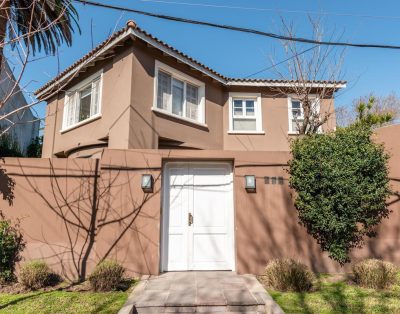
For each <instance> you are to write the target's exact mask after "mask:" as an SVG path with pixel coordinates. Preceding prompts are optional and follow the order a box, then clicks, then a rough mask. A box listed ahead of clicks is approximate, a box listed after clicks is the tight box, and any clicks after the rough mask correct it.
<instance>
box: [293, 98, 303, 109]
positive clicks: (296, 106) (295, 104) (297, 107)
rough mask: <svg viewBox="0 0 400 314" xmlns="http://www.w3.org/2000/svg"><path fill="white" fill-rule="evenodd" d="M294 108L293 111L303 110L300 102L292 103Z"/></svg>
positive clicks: (294, 101)
mask: <svg viewBox="0 0 400 314" xmlns="http://www.w3.org/2000/svg"><path fill="white" fill-rule="evenodd" d="M292 108H293V109H301V103H300V101H298V100H293V101H292Z"/></svg>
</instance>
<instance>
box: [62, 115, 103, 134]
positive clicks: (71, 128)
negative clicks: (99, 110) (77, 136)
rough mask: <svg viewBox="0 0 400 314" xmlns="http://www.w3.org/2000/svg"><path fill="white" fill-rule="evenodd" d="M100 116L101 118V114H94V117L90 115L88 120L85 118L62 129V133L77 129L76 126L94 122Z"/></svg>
mask: <svg viewBox="0 0 400 314" xmlns="http://www.w3.org/2000/svg"><path fill="white" fill-rule="evenodd" d="M100 118H101V114H96V115H94V116H92V117H90V118H88V119H86V120H83V121H81V122H78V123H77V124H74V125H71V126H69V127H67V128H65V129H62V130H60V133H61V134H63V133H66V132H68V131H71V130H73V129H76V128H78V127H80V126H82V125H85V124H88V123H90V122H93V121H95V120H98V119H100Z"/></svg>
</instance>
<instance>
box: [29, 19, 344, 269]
mask: <svg viewBox="0 0 400 314" xmlns="http://www.w3.org/2000/svg"><path fill="white" fill-rule="evenodd" d="M292 83H293V82H290V81H282V80H260V79H232V78H228V77H225V76H223V75H222V74H219V73H217V72H216V71H214V70H212V69H211V68H209V67H207V66H205V65H203V64H201V63H199V62H198V61H196V60H194V59H192V58H191V57H189V56H187V55H185V54H184V53H182V52H180V51H178V50H176V49H175V48H173V47H171V46H169V45H168V44H166V43H164V42H163V41H161V40H159V39H157V38H155V37H153V36H152V35H150V34H148V33H147V32H146V31H144V30H142V29H140V28H139V27H137V25H136V24H135V23H134V22H133V21H129V22H128V23H127V26H126V27H125V28H123V29H122V30H120V31H118V32H116V33H115V34H113V35H112V36H111V37H110V38H108V39H107V40H106V41H104V42H103V43H102V44H100V45H99V46H98V47H96V48H95V49H93V50H92V51H91V52H89V53H88V54H87V55H85V56H84V57H82V58H81V59H80V60H78V61H77V62H75V63H74V64H73V65H71V66H70V67H69V68H67V69H66V70H65V71H63V72H62V73H60V74H59V75H58V76H57V77H56V78H54V79H53V80H52V81H50V82H49V83H47V84H46V85H44V86H43V87H42V88H40V89H39V90H38V91H37V93H36V95H37V97H38V98H39V99H41V100H44V101H47V103H48V106H47V115H46V123H45V124H46V125H45V131H44V145H43V157H46V158H50V157H64V158H65V157H68V158H73V157H92V158H101V171H103V173H104V172H107V171H110V173H111V172H112V171H114V170H115V171H117V172H118V171H119V170H120V169H123V171H125V172H124V173H123V175H126V176H128V179H129V180H128V182H129V187H127V188H126V191H124V192H120V194H118V197H116V198H114V199H113V208H114V211H115V208H119V210H120V211H121V212H123V213H126V212H128V213H129V211H130V210H131V209H132V208H134V207H135V206H137V203H140V201H141V200H143V199H146V200H147V202H146V204H144V205H143V206H142V205H140V210H141V212H142V213H144V214H143V216H142V217H141V220H140V222H137V225H135V228H134V229H132V230H130V231H129V232H126V233H124V235H125V237H126V239H127V240H124V241H126V242H124V243H126V245H123V244H119V248H120V252H119V254H122V253H121V251H123V252H125V253H126V256H130V254H133V253H132V252H134V257H132V258H130V257H127V258H126V260H125V261H124V262H125V263H130V264H129V265H130V267H131V269H134V270H135V271H136V272H139V273H151V274H154V273H158V272H160V271H170V270H237V271H239V272H254V273H260V272H262V269H263V267H264V266H265V261H266V260H267V259H268V258H272V257H279V256H285V254H286V256H290V255H291V254H292V253H293V252H294V253H296V254H299V255H296V256H300V255H301V254H302V255H301V256H302V258H303V259H306V258H308V257H309V256H311V255H310V254H309V252H315V250H316V248H315V247H314V246H312V245H310V242H307V241H308V240H307V241H306V240H304V241H303V240H301V241H303V242H301V243H300V242H299V241H300V239H308V238H307V237H306V235H305V232H304V230H303V231H298V232H297V231H296V232H297V233H295V232H294V231H293V230H298V229H296V228H298V226H297V222H296V220H295V218H294V216H293V204H292V202H291V199H290V194H289V188H288V185H287V184H286V183H287V182H286V183H284V180H285V179H286V178H285V177H284V176H285V174H284V173H285V172H284V170H283V169H282V166H284V165H285V163H286V162H287V158H288V156H289V154H288V153H289V142H288V139H289V138H290V137H292V136H296V128H297V126H298V122H299V120H300V121H301V119H302V115H303V112H302V106H301V104H300V102H299V100H298V99H296V97H294V96H293V94H292V93H291V90H290V86H292V85H291V84H292ZM309 84H310V88H315V89H318V88H320V87H321V86H324V87H325V88H326V87H328V88H331V89H332V91H333V92H334V91H335V90H337V89H339V88H342V87H345V82H326V81H314V82H310V83H309ZM285 89H286V90H287V93H282V90H285ZM277 91H280V92H277ZM333 92H332V93H331V95H330V96H329V97H328V98H327V99H316V101H317V102H318V106H319V110H321V111H325V112H327V111H331V112H333V110H334V106H333ZM331 117H332V118H331V119H330V120H329V121H328V122H327V123H326V125H324V126H323V128H322V129H323V130H327V129H333V128H334V127H335V119H334V115H332V116H331ZM323 130H322V131H323ZM130 173H132V175H130ZM151 175H153V179H156V180H155V181H154V185H155V187H154V190H152V192H153V193H154V194H152V196H151V197H149V198H146V197H145V196H144V194H143V193H148V192H147V191H146V190H147V185H151V184H152V183H153V182H152V179H151V177H150V176H151ZM110 176H111V174H110ZM107 177H108V176H107ZM139 177H140V179H139ZM71 184H72V183H71ZM72 185H73V184H72ZM256 186H257V188H256ZM141 188H142V189H143V191H142V189H141ZM150 190H151V189H150ZM124 193H125V194H124ZM150 193H151V192H150ZM128 196H129V197H128ZM130 198H134V199H135V202H130V203H128V201H127V199H130ZM132 204H133V205H132ZM135 204H136V205H135ZM107 206H108V205H107ZM129 215H131V214H127V216H128V217H130V216H129ZM275 221H277V222H279V223H274V222H275ZM282 222H285V223H282ZM138 225H139V226H140V227H137V226H138ZM137 228H141V229H140V232H139V231H138V229H137ZM301 232H303V233H301ZM288 233H290V237H289V236H288ZM102 240H105V239H102ZM98 245H99V247H100V246H101V245H100V244H98ZM278 247H281V248H282V250H281V251H280V252H277V248H278ZM313 250H314V251H313ZM140 252H142V253H140ZM125 253H124V254H125ZM118 256H119V255H118ZM308 263H310V262H308ZM312 263H314V264H315V258H314V260H313V261H312ZM320 269H323V270H325V271H326V268H322V267H320Z"/></svg>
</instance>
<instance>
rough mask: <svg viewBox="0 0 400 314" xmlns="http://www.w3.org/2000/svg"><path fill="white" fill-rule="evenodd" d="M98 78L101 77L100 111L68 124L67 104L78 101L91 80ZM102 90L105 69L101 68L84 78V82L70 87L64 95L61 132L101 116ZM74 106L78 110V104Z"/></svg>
mask: <svg viewBox="0 0 400 314" xmlns="http://www.w3.org/2000/svg"><path fill="white" fill-rule="evenodd" d="M97 78H100V81H99V91H98V93H99V94H98V98H99V103H98V108H99V109H98V112H97V113H96V114H94V115H92V116H90V117H89V118H87V119H85V120H82V121H79V122H77V123H74V124H72V125H68V126H67V119H68V107H67V106H68V104H69V103H70V101H77V98H78V97H79V93H80V92H81V91H82V90H83V89H85V88H86V87H87V86H88V85H89V84H90V83H91V82H93V81H94V80H96V79H97ZM102 91H103V70H100V71H98V72H96V73H94V74H92V75H91V76H89V77H88V78H86V79H84V80H83V81H82V82H80V83H78V84H76V85H74V86H73V87H72V88H70V89H68V90H67V91H66V92H65V97H64V109H63V121H62V128H61V130H60V132H61V133H63V132H66V131H69V130H71V129H74V128H76V127H78V126H81V125H84V124H86V123H88V122H90V121H93V120H96V119H99V118H100V117H101V109H102V106H101V104H102ZM71 95H72V96H71ZM71 99H72V100H71ZM74 106H75V109H74V110H76V105H74Z"/></svg>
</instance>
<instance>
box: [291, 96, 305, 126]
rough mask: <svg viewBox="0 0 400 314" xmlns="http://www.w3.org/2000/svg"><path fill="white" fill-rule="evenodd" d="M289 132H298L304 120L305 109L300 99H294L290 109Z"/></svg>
mask: <svg viewBox="0 0 400 314" xmlns="http://www.w3.org/2000/svg"><path fill="white" fill-rule="evenodd" d="M289 115H290V117H289V132H291V133H298V132H299V127H300V126H301V125H302V124H303V121H304V110H303V106H302V104H301V102H300V101H299V100H295V99H292V100H291V101H290V109H289Z"/></svg>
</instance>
